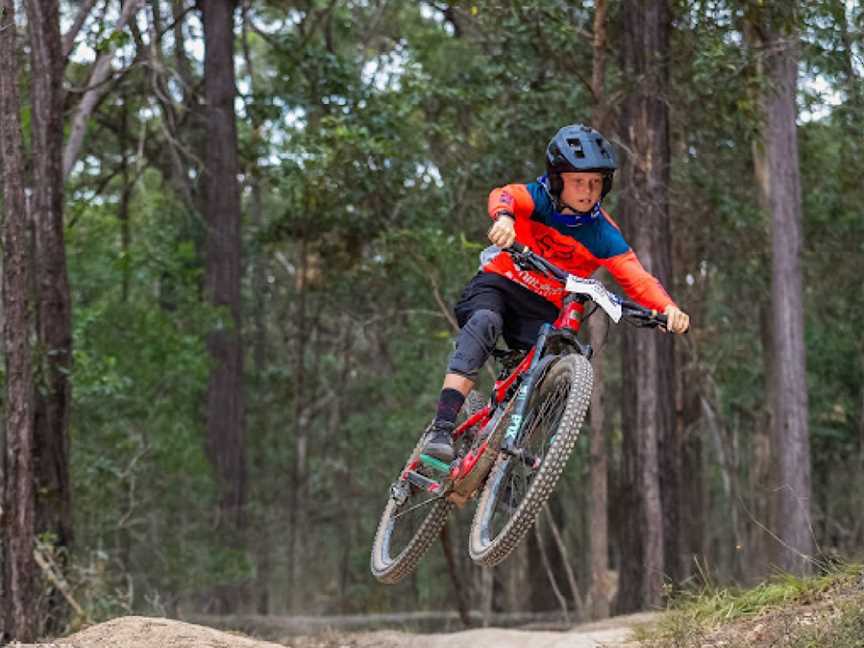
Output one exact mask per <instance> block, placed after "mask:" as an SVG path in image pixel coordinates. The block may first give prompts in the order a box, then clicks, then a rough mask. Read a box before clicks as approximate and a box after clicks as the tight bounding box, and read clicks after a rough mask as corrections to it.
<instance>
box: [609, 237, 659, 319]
mask: <svg viewBox="0 0 864 648" xmlns="http://www.w3.org/2000/svg"><path fill="white" fill-rule="evenodd" d="M601 263H602V265H603V266H604V267H605V268H606V269H607V270H609V272H610V273H611V274H612V276H613V277H614V278H615V281H617V282H618V285H620V286H621V287H622V288H623V289H624V292H626V293H627V295H628V296H629V297H630V299H632V300H633V301H635V302H636V303H637V304H639V305H640V306H644V307H645V308H652V309H654V310H657V311H659V312H661V313H662V312H665V310H666V307H667V306H670V305H671V306H675V302H674V301H672V298H671V297H670V296H669V293H667V292H666V290H665V289H664V288H663V286H662V284H661V283H660V281H659V280H658V279H657V277H655V276H654V275H652V274H651V273H650V272H648V271H647V270H645V268H644V267H643V266H642V264H641V263H640V262H639V259H638V258H637V257H636V254H635V253H634V252H633V250H627V252H624V253H622V254H618V255H616V256H613V257H610V258H608V259H603V260H602V261H601Z"/></svg>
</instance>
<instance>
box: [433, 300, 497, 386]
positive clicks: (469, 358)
mask: <svg viewBox="0 0 864 648" xmlns="http://www.w3.org/2000/svg"><path fill="white" fill-rule="evenodd" d="M503 329H504V318H503V317H501V314H500V313H496V312H495V311H491V310H488V309H485V308H484V309H480V310H478V311H475V312H474V313H472V314H471V317H469V318H468V321H467V322H465V326H463V327H462V330H461V331H459V336H458V337H457V338H456V350H455V351H454V352H453V355H451V356H450V362H449V364H448V366H447V371H448V373H456V374H460V375H462V376H465V377H466V378H474V377H475V376H476V375H477V372H478V371H479V370H480V367H482V366H483V363H484V362H486V358H488V357H489V354H490V353H492V349H494V348H495V343H496V342H497V341H498V336H499V335H501V331H502V330H503Z"/></svg>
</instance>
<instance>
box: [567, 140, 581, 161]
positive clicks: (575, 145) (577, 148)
mask: <svg viewBox="0 0 864 648" xmlns="http://www.w3.org/2000/svg"><path fill="white" fill-rule="evenodd" d="M567 144H568V145H569V146H570V150H572V151H573V155H575V156H576V157H577V158H584V157H585V150H584V149H583V148H582V140H580V139H568V140H567Z"/></svg>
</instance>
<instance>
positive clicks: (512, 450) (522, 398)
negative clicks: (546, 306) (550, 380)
mask: <svg viewBox="0 0 864 648" xmlns="http://www.w3.org/2000/svg"><path fill="white" fill-rule="evenodd" d="M550 331H552V325H551V324H548V323H547V324H543V326H541V327H540V334H539V335H538V336H537V343H536V344H535V345H534V358H533V359H532V360H531V366H530V367H528V371H526V372H525V373H526V376H525V379H524V380H523V381H522V385H521V386H520V387H519V391H518V392H516V396H515V403H514V405H513V414H511V416H510V425H508V426H507V431H506V432H505V433H504V441H503V443H502V444H501V450H502V451H503V452H505V453H506V454H509V455H515V454H518V452H517V450H516V447H517V445H518V444H517V441H518V440H519V439H520V432H521V430H522V422H523V421H524V420H525V413H526V410H527V409H528V399H529V397H530V396H531V392H533V391H534V387H535V386H536V384H537V381H538V379H539V378H540V377H541V376H542V375H543V374H544V373H545V372H543V371H538V370H537V368H538V367H540V366H542V367H543V368H545V367H546V366H548V364H549V363H550V362H552V360H553V359H554V356H546V357H545V358H544V357H543V351H544V349H545V348H546V341H547V339H548V338H549V333H550ZM541 363H542V365H541Z"/></svg>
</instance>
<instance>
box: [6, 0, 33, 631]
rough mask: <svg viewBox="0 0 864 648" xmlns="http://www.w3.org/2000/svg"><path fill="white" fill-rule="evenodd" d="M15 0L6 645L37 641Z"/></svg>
mask: <svg viewBox="0 0 864 648" xmlns="http://www.w3.org/2000/svg"><path fill="white" fill-rule="evenodd" d="M17 35H18V34H17V30H16V29H15V3H14V0H0V163H2V168H3V204H4V206H5V215H4V216H5V217H4V220H3V316H4V322H3V343H4V351H5V363H6V376H5V383H6V393H5V400H4V403H3V405H4V408H3V410H4V430H3V432H4V441H5V443H4V444H3V445H4V450H5V452H4V456H3V470H2V475H3V492H2V500H0V530H2V543H3V544H2V554H0V568H2V570H3V581H2V588H3V589H2V591H3V606H2V608H0V615H2V616H3V618H2V628H0V629H2V635H0V639H4V640H18V641H22V642H32V641H33V640H34V639H35V638H36V636H37V623H38V619H37V610H36V597H35V591H34V577H35V573H34V572H35V562H34V559H33V549H34V540H35V537H34V530H35V493H34V477H35V474H34V473H35V466H34V463H33V454H34V453H33V446H34V430H33V365H32V361H33V358H32V350H31V347H30V338H31V333H32V331H33V321H32V315H31V304H30V290H31V286H32V283H31V276H30V269H31V268H32V262H31V260H30V259H28V258H27V257H28V254H29V251H30V245H29V242H28V236H27V231H28V223H27V208H26V203H25V197H24V180H23V174H24V162H23V154H22V137H21V117H20V109H21V105H20V99H19V95H18V52H17V51H16V38H17Z"/></svg>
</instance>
